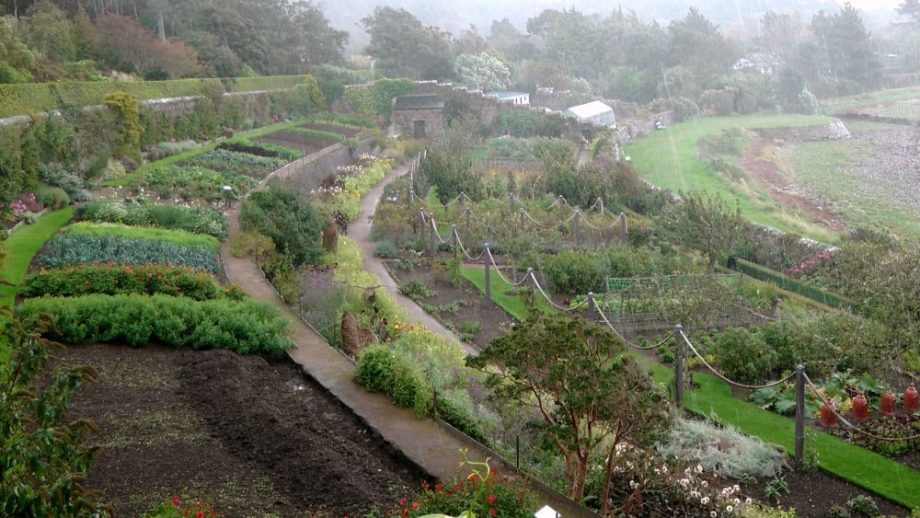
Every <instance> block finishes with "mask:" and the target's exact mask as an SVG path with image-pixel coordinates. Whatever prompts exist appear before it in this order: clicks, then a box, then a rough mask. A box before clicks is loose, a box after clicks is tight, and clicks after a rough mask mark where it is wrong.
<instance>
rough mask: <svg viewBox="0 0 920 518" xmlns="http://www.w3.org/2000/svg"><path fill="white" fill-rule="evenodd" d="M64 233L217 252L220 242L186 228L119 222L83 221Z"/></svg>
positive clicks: (70, 226) (63, 231)
mask: <svg viewBox="0 0 920 518" xmlns="http://www.w3.org/2000/svg"><path fill="white" fill-rule="evenodd" d="M61 233H63V234H76V235H81V236H91V237H109V236H111V237H120V238H125V239H151V240H157V241H165V242H168V243H173V244H176V245H179V246H194V247H202V248H207V249H209V250H211V251H214V252H217V249H218V248H220V242H219V241H218V240H217V238H216V237H213V236H208V235H205V234H194V233H192V232H186V231H185V230H171V229H166V228H156V227H132V226H129V225H121V224H118V223H90V222H87V221H81V222H79V223H74V224H72V225H68V226H66V227H64V228H63V229H61Z"/></svg>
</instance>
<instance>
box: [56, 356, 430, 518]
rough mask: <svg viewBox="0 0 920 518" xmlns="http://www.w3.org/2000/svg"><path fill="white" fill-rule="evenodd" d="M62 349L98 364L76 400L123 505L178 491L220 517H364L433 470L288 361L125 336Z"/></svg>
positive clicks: (130, 508)
mask: <svg viewBox="0 0 920 518" xmlns="http://www.w3.org/2000/svg"><path fill="white" fill-rule="evenodd" d="M60 356H61V361H63V362H64V363H67V364H88V365H91V366H93V367H94V368H95V369H96V370H97V373H98V374H99V380H98V381H97V382H95V383H92V384H90V385H89V386H87V387H86V388H85V389H82V390H81V391H80V392H79V393H78V395H77V396H76V398H75V399H74V401H73V403H72V405H71V409H72V413H73V414H74V416H75V417H89V418H91V419H92V420H94V421H95V422H96V424H97V425H98V426H99V428H100V431H99V433H98V434H97V435H95V436H94V437H92V441H93V442H94V443H95V444H98V445H99V446H101V447H102V451H101V452H100V453H99V455H98V456H97V458H96V462H95V463H94V466H93V468H92V470H91V471H90V473H89V477H88V485H89V487H90V488H91V489H94V490H97V491H100V492H102V493H103V495H104V496H105V500H106V501H107V502H109V503H110V505H111V506H112V507H113V509H114V511H115V515H116V516H140V515H142V514H143V513H144V512H145V511H148V510H149V509H150V508H151V506H153V505H154V504H156V503H157V502H158V501H161V500H163V499H166V498H169V497H171V496H172V495H184V496H186V497H189V498H201V499H204V500H206V501H209V502H211V503H212V504H213V506H214V507H215V508H216V509H217V510H218V512H219V514H220V516H239V517H250V516H263V515H266V514H274V515H277V516H282V517H286V516H307V515H310V514H311V513H312V514H316V515H318V516H343V515H350V516H355V515H357V514H358V513H363V512H366V511H368V510H370V509H374V508H392V507H394V502H396V501H397V500H398V499H399V498H400V497H403V496H406V495H408V494H410V493H411V492H412V489H413V488H416V487H418V484H419V483H420V482H421V481H422V480H423V478H424V476H423V474H422V473H421V472H420V471H419V470H418V468H417V467H415V466H414V465H412V464H411V463H410V462H408V461H407V460H406V459H405V458H404V457H402V455H400V454H399V453H398V452H395V451H394V450H393V449H392V448H391V447H390V446H389V445H387V444H385V443H384V442H383V441H382V440H381V439H380V438H379V437H378V436H377V435H376V434H374V432H373V431H372V430H370V429H368V428H367V427H365V426H364V424H363V423H361V422H360V421H359V420H358V419H357V418H356V417H355V416H354V415H353V414H351V413H350V412H349V411H348V410H347V409H346V408H344V407H343V406H342V405H341V404H340V403H339V402H338V401H337V400H335V399H334V398H332V397H331V396H330V395H329V394H328V393H326V392H325V390H324V389H323V388H322V387H320V386H319V385H317V384H316V383H315V382H314V381H313V380H312V379H310V378H307V377H305V376H304V375H303V374H302V372H301V371H300V369H299V368H298V367H297V366H295V365H293V364H291V363H289V362H285V361H268V360H266V359H264V358H262V357H260V356H239V355H237V354H234V353H231V352H227V351H191V350H182V349H178V350H173V349H167V348H162V347H154V346H149V347H145V348H143V349H132V348H129V347H125V346H117V345H99V346H85V347H72V348H69V349H67V350H66V351H64V352H63V353H61V355H60Z"/></svg>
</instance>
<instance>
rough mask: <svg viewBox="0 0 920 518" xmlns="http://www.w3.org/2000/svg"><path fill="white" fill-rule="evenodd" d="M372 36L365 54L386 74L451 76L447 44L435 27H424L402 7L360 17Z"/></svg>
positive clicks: (378, 8)
mask: <svg viewBox="0 0 920 518" xmlns="http://www.w3.org/2000/svg"><path fill="white" fill-rule="evenodd" d="M361 23H363V24H364V28H365V30H367V32H368V34H370V36H371V42H370V44H369V45H368V46H367V54H368V55H370V56H371V57H373V58H374V59H376V60H377V68H379V69H381V70H383V71H384V72H385V73H387V74H390V75H394V76H401V77H410V78H413V79H441V78H445V77H450V76H451V75H452V67H451V55H450V45H449V43H448V42H447V37H446V35H445V34H444V33H442V32H441V31H440V30H439V29H438V28H437V27H425V26H424V25H422V22H420V21H419V20H418V19H417V18H416V17H415V16H413V15H412V13H410V12H408V11H406V10H405V9H401V8H400V9H397V8H393V7H377V8H375V9H374V14H373V15H371V16H368V17H366V18H364V19H363V20H361Z"/></svg>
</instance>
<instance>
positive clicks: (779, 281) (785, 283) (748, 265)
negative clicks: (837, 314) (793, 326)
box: [729, 258, 853, 309]
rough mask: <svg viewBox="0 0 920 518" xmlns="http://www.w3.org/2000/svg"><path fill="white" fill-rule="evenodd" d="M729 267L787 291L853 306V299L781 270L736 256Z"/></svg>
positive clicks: (838, 306)
mask: <svg viewBox="0 0 920 518" xmlns="http://www.w3.org/2000/svg"><path fill="white" fill-rule="evenodd" d="M729 267H733V268H734V269H735V270H737V271H739V272H741V273H743V274H745V275H749V276H751V277H753V278H755V279H758V280H761V281H764V282H769V283H772V284H775V285H777V286H779V287H780V288H782V289H784V290H786V291H791V292H792V293H796V294H799V295H801V296H803V297H807V298H809V299H812V300H814V301H817V302H820V303H821V304H825V305H827V306H830V307H833V308H841V309H843V308H849V307H852V306H853V301H852V300H850V299H848V298H846V297H842V296H840V295H837V294H835V293H829V292H827V291H824V290H821V289H818V288H815V287H813V286H809V285H807V284H805V283H803V282H801V281H797V280H795V279H793V278H791V277H787V276H786V275H783V274H782V273H780V272H777V271H774V270H771V269H769V268H764V267H763V266H760V265H758V264H754V263H752V262H750V261H745V260H744V259H738V258H734V260H733V261H729Z"/></svg>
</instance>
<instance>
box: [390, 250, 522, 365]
mask: <svg viewBox="0 0 920 518" xmlns="http://www.w3.org/2000/svg"><path fill="white" fill-rule="evenodd" d="M406 264H411V265H412V268H411V269H408V270H407V269H405V266H403V267H398V266H397V265H406ZM386 266H387V269H389V270H390V274H391V275H392V276H393V278H394V279H396V280H397V282H398V283H399V285H400V287H402V286H405V285H406V284H407V283H409V282H411V281H418V282H421V283H422V284H424V285H425V286H427V287H428V289H430V290H431V291H432V292H434V294H433V295H431V296H429V297H423V298H419V299H418V300H417V302H419V305H420V306H421V307H422V309H424V310H425V311H427V312H428V313H430V314H431V315H433V316H435V317H437V318H438V319H439V320H441V322H443V323H444V325H446V326H447V327H448V328H451V329H453V330H455V331H456V332H458V334H459V331H460V330H462V326H463V323H464V322H477V323H479V324H480V326H481V329H480V330H479V331H478V332H477V333H475V334H474V335H473V336H472V337H470V339H469V340H467V341H468V342H470V343H472V344H473V345H475V346H476V347H477V348H482V347H485V346H486V345H488V344H489V342H490V341H491V340H492V339H493V338H496V337H497V336H499V335H501V333H502V330H503V329H504V328H506V327H507V326H509V325H511V323H512V322H513V320H512V319H511V317H509V316H508V315H507V314H506V313H505V312H504V311H503V310H502V309H501V308H500V307H498V306H497V305H496V304H494V303H492V302H490V301H488V302H487V301H486V299H485V297H483V295H482V294H481V293H480V292H479V290H477V289H476V287H475V286H473V285H472V284H470V282H469V281H467V280H466V279H463V278H461V279H460V282H459V285H458V286H454V285H452V284H451V283H450V282H449V280H448V279H447V277H446V275H447V274H446V272H444V271H439V272H437V273H433V272H432V269H431V268H430V267H429V266H428V263H427V261H425V260H419V259H416V260H414V261H411V260H402V261H401V262H400V261H387V262H386ZM484 302H485V304H484Z"/></svg>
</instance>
